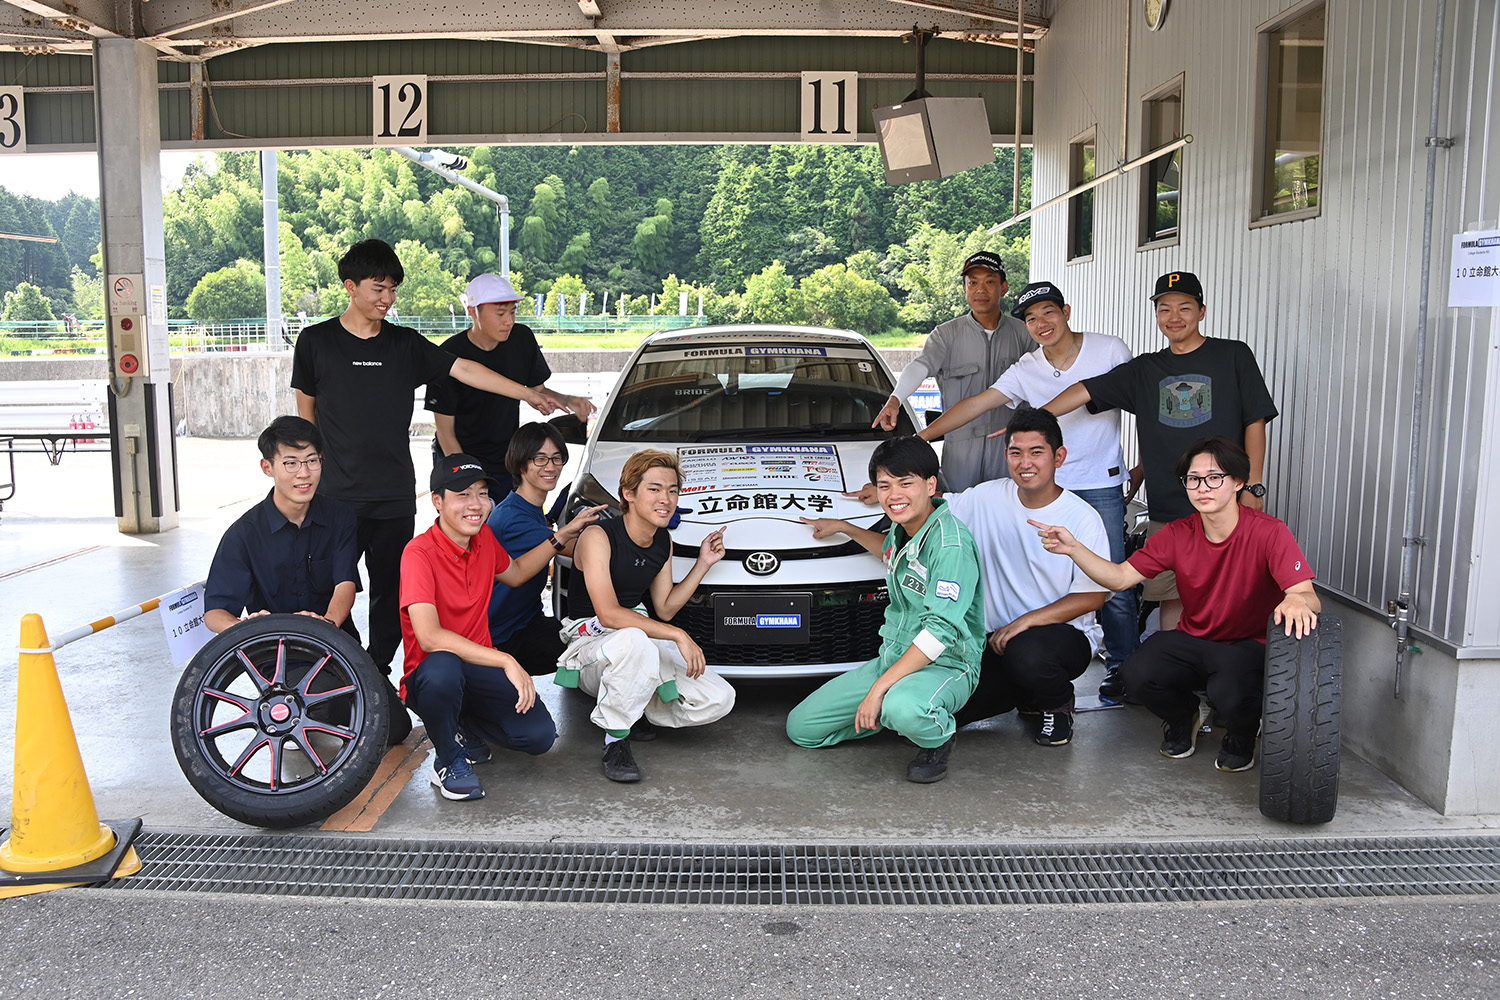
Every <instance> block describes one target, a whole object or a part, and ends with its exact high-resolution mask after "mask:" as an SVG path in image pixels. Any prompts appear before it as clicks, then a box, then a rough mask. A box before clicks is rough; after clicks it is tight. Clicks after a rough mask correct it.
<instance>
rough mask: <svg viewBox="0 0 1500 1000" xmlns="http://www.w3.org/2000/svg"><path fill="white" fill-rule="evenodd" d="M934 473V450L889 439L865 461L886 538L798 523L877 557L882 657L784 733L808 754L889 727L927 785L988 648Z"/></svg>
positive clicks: (837, 683) (960, 541)
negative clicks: (887, 524) (882, 598)
mask: <svg viewBox="0 0 1500 1000" xmlns="http://www.w3.org/2000/svg"><path fill="white" fill-rule="evenodd" d="M937 474H938V457H937V453H936V452H934V451H933V449H932V445H930V444H928V443H927V442H926V441H923V440H922V439H921V438H917V437H898V438H890V439H888V440H886V441H882V442H881V443H880V445H879V447H877V448H876V449H875V453H874V454H873V455H872V456H871V457H870V480H871V481H872V482H873V483H874V484H875V489H876V494H877V496H878V497H879V499H880V505H881V507H883V508H884V509H885V512H886V514H887V515H889V516H890V519H891V522H892V523H891V530H890V532H889V534H887V535H885V536H883V537H882V536H881V535H879V534H877V533H876V532H873V531H870V530H868V529H865V528H859V527H856V526H854V525H852V524H850V523H849V522H848V521H842V520H838V519H836V518H815V519H809V518H803V520H804V521H807V523H809V524H811V525H812V527H813V537H814V538H826V537H828V536H829V535H832V534H834V533H836V532H842V533H844V534H846V535H848V536H849V537H850V538H852V539H854V540H855V541H857V542H859V543H860V544H861V545H863V546H864V547H865V548H867V549H869V550H870V551H871V552H875V553H879V554H880V555H881V556H882V558H884V560H885V563H886V573H887V576H886V585H887V588H888V589H889V591H890V595H891V603H890V607H888V608H887V609H886V612H885V624H884V625H882V626H881V627H880V636H881V644H880V653H879V655H878V656H876V658H875V659H873V660H871V661H870V662H868V663H866V664H864V665H863V666H860V667H856V668H855V669H853V670H851V671H849V672H848V673H845V674H840V675H839V676H838V677H835V678H833V679H832V680H830V681H829V682H828V683H826V684H824V685H823V686H822V687H820V688H818V690H816V691H814V692H813V693H812V694H810V695H808V696H807V698H806V699H804V700H803V702H802V703H801V704H800V705H798V706H797V707H796V708H794V709H792V711H791V714H790V715H788V716H787V720H786V732H787V735H788V736H790V737H791V739H792V742H793V743H796V744H797V745H798V746H804V747H827V746H833V745H834V744H835V743H842V742H843V741H844V740H850V739H859V738H861V737H865V736H871V735H873V734H875V733H876V732H878V731H880V730H881V729H894V730H895V731H896V732H898V733H900V734H901V735H902V736H905V737H906V738H907V739H909V740H911V741H912V742H913V743H915V744H916V745H917V746H918V747H920V748H921V749H920V750H919V751H918V753H917V756H916V757H915V758H914V759H913V760H912V762H911V763H910V764H908V765H907V768H906V778H907V780H908V781H916V782H921V783H924V784H926V783H930V782H934V781H941V780H942V779H943V778H944V777H945V776H946V775H947V773H948V758H949V757H950V756H951V755H952V753H953V743H954V731H955V729H956V726H955V725H954V721H953V714H954V713H955V712H957V711H958V710H959V709H960V708H962V707H963V705H964V702H966V701H968V700H969V695H971V694H973V693H974V686H975V684H977V683H978V681H979V659H980V653H981V652H982V651H983V649H984V641H985V634H984V599H983V597H982V594H983V587H982V586H981V582H980V575H979V552H978V549H977V548H976V547H975V545H974V537H973V536H972V535H970V534H969V529H968V528H966V527H964V525H963V523H962V522H960V521H959V519H958V518H956V517H954V516H953V514H952V513H951V512H950V511H949V510H948V507H947V506H946V504H945V502H944V501H943V500H941V499H938V498H937V496H936V493H937Z"/></svg>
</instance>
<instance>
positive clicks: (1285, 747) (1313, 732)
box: [1260, 615, 1343, 823]
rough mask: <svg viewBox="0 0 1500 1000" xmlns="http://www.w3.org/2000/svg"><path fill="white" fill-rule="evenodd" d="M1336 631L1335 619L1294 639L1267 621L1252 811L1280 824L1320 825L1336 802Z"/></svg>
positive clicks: (1339, 663) (1339, 637) (1339, 660)
mask: <svg viewBox="0 0 1500 1000" xmlns="http://www.w3.org/2000/svg"><path fill="white" fill-rule="evenodd" d="M1342 675H1343V629H1342V626H1341V624H1340V622H1339V619H1338V618H1337V617H1336V616H1335V615H1319V616H1318V627H1317V628H1315V629H1313V631H1312V632H1311V633H1309V634H1308V635H1307V636H1306V637H1304V638H1302V639H1298V638H1297V637H1296V636H1289V635H1287V634H1286V626H1284V625H1277V624H1276V623H1275V621H1274V620H1273V621H1272V622H1271V623H1270V625H1269V627H1268V630H1267V633H1266V688H1265V702H1264V707H1263V714H1262V716H1261V750H1260V811H1261V812H1262V813H1264V814H1265V815H1266V816H1269V817H1270V818H1271V819H1279V820H1284V821H1286V822H1288V823H1327V822H1328V821H1329V820H1331V819H1333V814H1334V811H1335V810H1336V809H1337V808H1338V801H1339V715H1340V712H1341V711H1342V708H1343V676H1342Z"/></svg>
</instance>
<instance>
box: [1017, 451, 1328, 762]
mask: <svg viewBox="0 0 1500 1000" xmlns="http://www.w3.org/2000/svg"><path fill="white" fill-rule="evenodd" d="M1177 477H1178V479H1179V480H1180V481H1181V482H1182V485H1183V486H1184V487H1185V488H1186V489H1187V494H1188V499H1189V500H1190V501H1191V502H1192V504H1193V508H1194V511H1193V513H1192V514H1189V515H1188V516H1187V517H1184V518H1182V519H1180V520H1177V521H1173V522H1171V523H1169V524H1168V525H1167V526H1166V527H1164V528H1162V529H1161V530H1160V531H1158V532H1157V533H1156V534H1154V535H1152V536H1151V537H1150V538H1149V539H1147V540H1146V546H1145V548H1143V549H1141V550H1140V551H1139V552H1136V553H1134V554H1132V555H1131V556H1130V557H1129V558H1128V559H1127V560H1125V562H1123V563H1112V562H1110V561H1109V560H1108V559H1104V558H1102V557H1100V556H1098V555H1095V554H1094V552H1092V551H1091V550H1090V549H1089V548H1088V547H1087V546H1085V545H1082V544H1081V543H1080V542H1079V541H1078V540H1077V539H1076V538H1074V537H1073V534H1072V533H1071V532H1070V531H1068V529H1067V528H1064V527H1059V526H1055V525H1048V524H1044V523H1042V522H1040V521H1032V522H1031V523H1032V524H1033V525H1034V526H1035V527H1036V528H1038V529H1039V531H1038V533H1039V534H1040V535H1041V537H1042V541H1043V544H1045V545H1046V546H1047V550H1048V551H1049V552H1056V553H1058V554H1060V555H1065V556H1068V557H1069V558H1071V559H1072V560H1073V561H1074V562H1075V563H1077V564H1078V567H1079V568H1080V569H1082V570H1083V571H1084V572H1085V573H1087V574H1088V575H1089V576H1090V577H1092V578H1093V579H1094V580H1096V581H1098V582H1099V583H1102V584H1103V585H1104V586H1106V587H1109V588H1110V589H1111V590H1123V589H1125V588H1127V587H1133V586H1135V585H1136V584H1138V583H1140V582H1141V581H1142V580H1149V579H1151V578H1152V577H1154V576H1156V575H1157V574H1158V573H1161V572H1163V571H1165V570H1174V571H1176V573H1177V590H1178V592H1179V593H1180V594H1181V596H1182V618H1181V620H1180V621H1179V622H1178V624H1177V628H1175V629H1171V630H1168V631H1163V632H1156V633H1154V634H1153V635H1152V636H1151V637H1150V638H1149V639H1147V640H1146V641H1145V642H1143V643H1142V644H1141V648H1140V649H1138V650H1136V652H1135V653H1134V654H1133V655H1132V656H1131V657H1130V659H1128V660H1126V661H1125V665H1124V667H1123V668H1122V669H1123V671H1124V674H1125V689H1126V690H1127V691H1129V692H1131V696H1132V697H1135V698H1138V699H1139V700H1140V703H1141V704H1142V705H1145V706H1146V707H1147V708H1149V709H1150V710H1151V711H1152V712H1155V713H1156V715H1157V716H1159V717H1160V718H1161V719H1162V733H1163V736H1164V738H1163V739H1162V743H1161V752H1162V754H1163V755H1164V756H1167V757H1191V756H1192V754H1193V749H1194V747H1195V746H1196V744H1197V741H1198V730H1199V717H1198V696H1197V695H1196V694H1195V693H1194V692H1196V691H1203V690H1206V691H1207V692H1208V701H1209V704H1210V705H1211V706H1212V707H1213V710H1214V718H1215V719H1216V720H1217V721H1218V722H1219V723H1220V724H1221V725H1223V726H1224V742H1223V744H1222V746H1221V747H1220V748H1219V757H1218V761H1217V766H1218V768H1219V770H1221V771H1244V770H1247V769H1249V768H1250V767H1252V766H1254V764H1255V741H1256V736H1257V734H1258V731H1259V727H1260V712H1261V694H1262V689H1263V686H1264V681H1265V663H1266V620H1267V618H1273V619H1274V621H1275V622H1276V624H1277V625H1282V624H1285V626H1286V634H1287V635H1291V634H1293V632H1294V631H1295V633H1296V635H1297V638H1299V639H1300V638H1302V637H1303V636H1305V635H1307V634H1308V633H1309V632H1311V631H1312V630H1313V629H1315V628H1317V625H1318V612H1320V611H1322V610H1323V607H1322V604H1321V602H1319V600H1318V595H1317V593H1316V592H1315V591H1314V590H1313V585H1312V580H1313V571H1312V567H1311V566H1309V565H1308V564H1307V557H1306V556H1304V555H1303V554H1302V549H1301V548H1300V547H1299V546H1298V545H1297V540H1296V539H1295V538H1293V537H1292V533H1291V531H1290V530H1289V529H1288V528H1287V526H1286V525H1285V524H1283V523H1282V522H1281V521H1279V520H1277V519H1276V518H1274V517H1272V516H1271V515H1269V514H1263V513H1261V512H1260V511H1258V510H1255V509H1254V508H1252V507H1247V506H1242V505H1241V504H1240V502H1239V500H1238V496H1239V492H1240V490H1242V489H1244V488H1245V484H1246V483H1247V482H1249V479H1250V456H1249V455H1248V454H1246V452H1245V449H1244V448H1242V447H1240V446H1239V445H1238V444H1236V443H1235V442H1233V441H1231V440H1230V439H1229V438H1226V437H1211V438H1202V439H1200V440H1198V441H1195V442H1193V444H1192V445H1191V446H1190V447H1189V448H1188V450H1187V451H1186V452H1184V453H1183V455H1182V457H1181V458H1180V459H1178V461H1177Z"/></svg>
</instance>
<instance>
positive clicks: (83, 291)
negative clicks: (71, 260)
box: [72, 267, 104, 319]
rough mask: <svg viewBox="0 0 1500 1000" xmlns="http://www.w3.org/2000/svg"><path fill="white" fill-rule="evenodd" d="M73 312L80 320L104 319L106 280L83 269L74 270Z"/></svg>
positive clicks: (76, 268)
mask: <svg viewBox="0 0 1500 1000" xmlns="http://www.w3.org/2000/svg"><path fill="white" fill-rule="evenodd" d="M72 285H73V312H74V314H75V315H77V317H78V318H79V319H103V318H104V280H103V279H102V278H100V277H99V276H98V275H97V274H90V273H89V272H88V271H85V270H84V269H83V268H81V267H75V268H73V277H72Z"/></svg>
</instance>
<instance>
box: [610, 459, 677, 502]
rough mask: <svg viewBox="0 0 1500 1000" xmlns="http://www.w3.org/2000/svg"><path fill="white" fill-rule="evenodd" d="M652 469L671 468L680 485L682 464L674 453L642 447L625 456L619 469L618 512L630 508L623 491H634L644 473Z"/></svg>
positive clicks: (644, 475)
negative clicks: (622, 465) (627, 456)
mask: <svg viewBox="0 0 1500 1000" xmlns="http://www.w3.org/2000/svg"><path fill="white" fill-rule="evenodd" d="M652 469H671V470H672V473H673V474H674V475H675V476H676V477H677V485H678V486H681V485H682V466H681V465H680V464H679V463H678V461H677V456H676V455H673V454H672V453H671V452H666V451H662V450H661V449H659V448H642V449H641V450H640V451H638V452H636V453H635V454H634V455H631V456H630V457H629V458H627V459H626V460H625V467H624V468H623V469H621V470H620V513H622V514H623V513H625V512H626V511H628V510H630V501H629V500H626V499H625V491H626V490H630V491H631V492H632V493H633V492H635V490H637V489H638V488H639V487H640V485H641V480H642V479H644V478H645V477H646V473H648V472H650V471H651V470H652Z"/></svg>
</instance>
